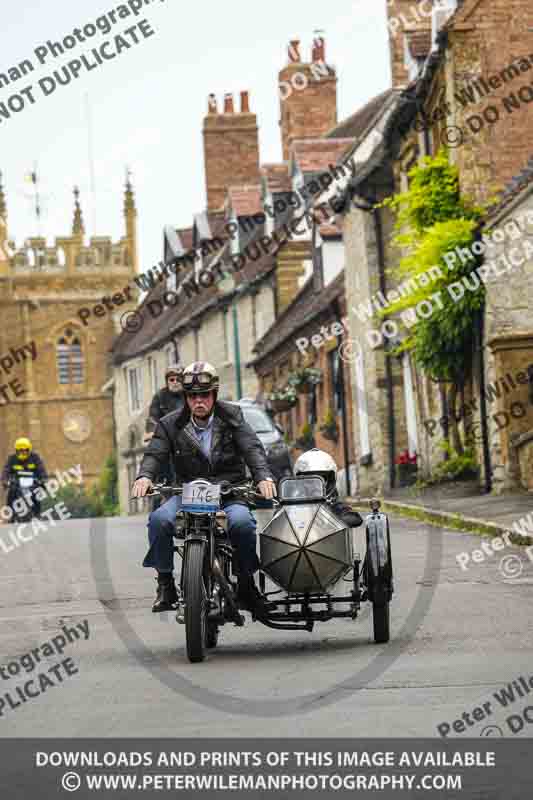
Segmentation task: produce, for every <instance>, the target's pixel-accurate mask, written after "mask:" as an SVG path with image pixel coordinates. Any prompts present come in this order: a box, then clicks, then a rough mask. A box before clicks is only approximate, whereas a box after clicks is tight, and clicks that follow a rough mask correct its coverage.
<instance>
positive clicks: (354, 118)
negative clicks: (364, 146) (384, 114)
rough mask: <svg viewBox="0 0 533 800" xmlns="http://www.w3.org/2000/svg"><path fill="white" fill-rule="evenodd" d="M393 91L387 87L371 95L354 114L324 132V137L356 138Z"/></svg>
mask: <svg viewBox="0 0 533 800" xmlns="http://www.w3.org/2000/svg"><path fill="white" fill-rule="evenodd" d="M393 93H394V92H393V90H392V89H387V91H385V92H382V93H381V94H378V95H376V96H375V97H373V98H372V99H371V100H369V101H368V103H366V105H364V106H363V107H362V108H360V109H359V110H358V111H356V112H355V114H352V115H351V116H350V117H347V119H345V120H343V121H342V122H339V124H338V125H336V126H335V127H334V128H332V129H331V130H330V131H328V133H326V138H327V139H341V138H346V137H351V138H352V139H358V138H359V137H360V136H362V134H363V133H364V132H365V130H366V129H367V128H368V126H369V124H370V123H371V122H372V119H373V118H374V117H375V116H376V114H377V113H378V111H380V109H381V108H382V106H383V105H384V104H385V103H386V101H387V100H388V99H389V97H391V96H392V95H393Z"/></svg>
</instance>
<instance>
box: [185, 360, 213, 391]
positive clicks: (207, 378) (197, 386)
mask: <svg viewBox="0 0 533 800" xmlns="http://www.w3.org/2000/svg"><path fill="white" fill-rule="evenodd" d="M181 382H182V384H183V391H184V392H185V394H189V393H190V392H196V393H200V394H208V393H209V392H213V391H214V392H217V391H218V388H219V385H220V381H219V378H218V373H217V371H216V369H215V367H214V366H213V365H212V364H209V363H208V362H207V361H194V362H193V363H192V364H189V366H188V367H185V369H184V370H183V376H182V379H181Z"/></svg>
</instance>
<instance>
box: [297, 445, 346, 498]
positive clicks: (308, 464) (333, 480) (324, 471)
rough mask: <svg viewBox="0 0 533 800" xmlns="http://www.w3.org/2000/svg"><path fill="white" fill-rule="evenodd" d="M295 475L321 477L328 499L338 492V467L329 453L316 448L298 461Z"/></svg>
mask: <svg viewBox="0 0 533 800" xmlns="http://www.w3.org/2000/svg"><path fill="white" fill-rule="evenodd" d="M294 474H295V475H296V476H298V475H319V476H320V477H321V478H324V481H325V484H326V497H328V498H329V496H330V495H332V494H333V493H334V492H336V490H337V465H336V463H335V461H334V460H333V458H332V457H331V456H330V455H329V453H326V452H325V451H324V450H318V448H316V447H315V448H313V449H312V450H308V451H307V452H306V453H303V454H302V455H301V456H300V457H299V458H298V459H296V463H295V464H294Z"/></svg>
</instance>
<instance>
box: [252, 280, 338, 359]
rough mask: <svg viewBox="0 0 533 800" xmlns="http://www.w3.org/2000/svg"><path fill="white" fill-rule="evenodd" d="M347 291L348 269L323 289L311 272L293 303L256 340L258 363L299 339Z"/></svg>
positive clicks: (255, 351) (255, 350)
mask: <svg viewBox="0 0 533 800" xmlns="http://www.w3.org/2000/svg"><path fill="white" fill-rule="evenodd" d="M343 294H344V271H343V272H341V273H340V274H339V275H338V276H337V277H336V278H335V280H333V281H332V282H331V283H330V284H329V286H327V287H326V288H325V289H323V290H321V291H320V292H316V291H315V289H314V285H313V276H312V275H311V277H310V278H309V279H308V280H307V281H306V283H305V284H304V286H303V287H302V289H301V290H300V292H299V294H297V295H296V297H295V298H294V300H293V301H292V303H290V304H289V305H288V306H287V308H285V309H284V310H283V312H282V313H281V314H280V315H279V317H278V318H277V319H276V321H275V322H274V324H273V325H272V326H271V327H270V328H269V329H268V331H267V332H266V334H265V335H264V336H263V338H262V339H260V340H259V341H258V342H257V343H256V345H255V347H254V353H256V356H255V358H254V363H255V364H258V363H260V362H261V361H262V360H263V359H264V358H265V357H266V356H268V355H269V354H270V353H272V352H273V351H274V350H277V348H278V347H280V346H281V345H283V344H284V343H285V342H287V340H289V341H293V340H294V339H296V338H297V335H298V332H299V331H300V330H301V329H302V328H304V327H305V326H306V325H308V324H309V323H310V322H312V321H313V320H314V319H315V318H316V317H318V316H319V315H320V314H322V313H324V312H325V311H327V310H328V309H329V307H330V306H331V303H332V302H333V301H334V300H336V299H337V298H339V297H342V295H343Z"/></svg>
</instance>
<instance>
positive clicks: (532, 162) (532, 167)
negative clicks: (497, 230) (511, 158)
mask: <svg viewBox="0 0 533 800" xmlns="http://www.w3.org/2000/svg"><path fill="white" fill-rule="evenodd" d="M532 183H533V156H531V157H530V158H529V160H528V162H527V164H526V166H525V167H524V169H522V170H521V171H520V172H519V173H518V175H515V176H514V178H512V179H511V180H510V181H509V183H508V184H507V186H506V187H505V188H504V190H503V192H502V194H501V196H500V198H499V200H498V202H497V203H496V205H495V206H493V207H492V208H491V209H490V210H489V213H488V217H489V219H490V217H493V216H495V215H496V214H498V213H499V212H500V211H502V209H503V208H505V206H507V205H509V203H511V202H512V201H513V200H514V199H515V197H517V196H518V195H519V194H520V193H521V192H522V191H523V190H524V189H525V188H526V187H528V186H530V185H531V184H532Z"/></svg>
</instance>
